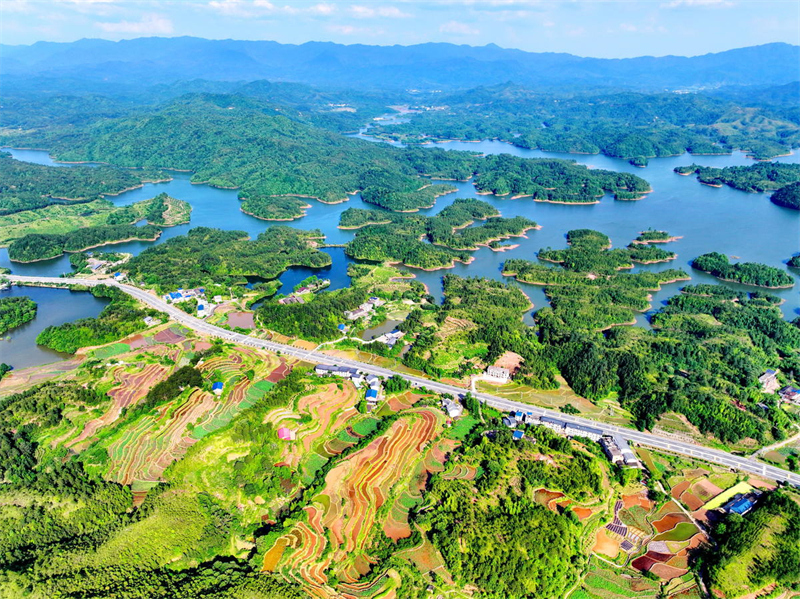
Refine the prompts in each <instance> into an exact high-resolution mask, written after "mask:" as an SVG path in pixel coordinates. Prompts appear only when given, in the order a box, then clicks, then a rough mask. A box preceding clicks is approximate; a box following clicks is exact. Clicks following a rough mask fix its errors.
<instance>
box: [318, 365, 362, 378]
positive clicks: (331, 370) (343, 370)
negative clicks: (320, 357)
mask: <svg viewBox="0 0 800 599" xmlns="http://www.w3.org/2000/svg"><path fill="white" fill-rule="evenodd" d="M314 372H315V373H316V374H317V375H319V376H325V375H332V376H340V377H343V378H346V379H349V378H352V377H354V376H358V370H357V369H355V368H349V367H347V366H329V365H328V364H317V365H316V366H315V367H314Z"/></svg>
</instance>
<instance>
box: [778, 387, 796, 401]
mask: <svg viewBox="0 0 800 599" xmlns="http://www.w3.org/2000/svg"><path fill="white" fill-rule="evenodd" d="M778 394H779V395H780V396H781V399H782V400H783V401H791V402H793V403H800V389H797V388H796V387H792V386H790V385H787V386H786V387H784V388H783V389H781V390H780V391H779V392H778Z"/></svg>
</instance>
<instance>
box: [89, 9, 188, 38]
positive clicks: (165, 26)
mask: <svg viewBox="0 0 800 599" xmlns="http://www.w3.org/2000/svg"><path fill="white" fill-rule="evenodd" d="M95 25H96V26H97V27H99V28H100V29H102V30H103V31H105V32H107V33H136V34H139V35H145V34H147V35H153V34H158V33H172V31H173V27H172V21H170V20H169V19H168V18H167V17H164V16H162V15H156V14H150V15H144V16H143V17H142V19H141V20H140V21H117V22H116V23H95Z"/></svg>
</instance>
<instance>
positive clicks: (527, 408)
mask: <svg viewBox="0 0 800 599" xmlns="http://www.w3.org/2000/svg"><path fill="white" fill-rule="evenodd" d="M6 277H7V278H8V279H9V280H10V281H13V282H17V283H38V284H44V285H54V284H55V285H58V284H62V285H63V284H74V285H87V286H93V285H98V284H103V285H112V286H114V287H118V288H119V289H121V290H123V291H125V292H126V293H128V294H130V295H131V296H133V297H134V298H136V299H137V300H139V301H141V302H143V303H145V304H147V305H149V306H151V307H153V308H155V309H156V310H160V311H161V312H164V313H166V314H168V315H169V317H170V318H172V319H173V320H175V321H176V322H178V323H180V324H182V325H184V326H186V327H188V328H190V329H193V330H194V331H197V332H198V333H202V334H205V335H208V336H211V337H218V338H220V339H224V340H226V341H232V342H235V343H238V344H241V345H249V346H251V347H256V348H261V349H266V350H269V351H272V352H276V353H278V352H280V353H282V354H285V355H290V356H294V357H296V358H299V359H301V360H305V361H307V362H311V363H315V364H330V365H334V364H335V365H341V366H350V367H353V368H358V369H359V370H362V371H364V372H366V373H371V374H375V375H379V376H384V377H388V376H392V375H398V376H401V377H403V378H405V379H406V380H408V381H410V382H411V383H412V384H414V385H417V386H423V387H426V388H428V389H431V390H433V391H437V392H439V393H450V394H453V395H463V394H464V393H465V392H466V390H465V389H462V388H460V387H455V386H453V385H447V384H444V383H439V382H437V381H432V380H429V379H425V378H422V377H417V376H414V375H409V374H406V373H403V372H395V371H393V370H390V369H388V368H382V367H379V366H374V365H372V364H366V363H363V362H359V361H356V360H350V359H345V358H334V357H332V356H328V355H325V354H323V353H319V352H316V351H314V350H304V349H300V348H297V347H292V346H290V345H284V344H282V343H276V342H274V341H267V340H265V339H257V338H255V337H250V336H248V335H242V334H240V333H236V332H233V331H228V330H226V329H223V328H220V327H217V326H214V325H211V324H208V323H207V322H205V321H204V320H201V319H199V318H195V317H194V316H191V315H189V314H186V313H185V312H183V311H182V310H180V309H178V308H176V307H174V306H172V305H170V304H167V303H166V302H165V301H163V300H162V299H161V298H160V297H156V296H155V295H153V294H151V293H148V292H146V291H143V290H142V289H139V288H138V287H134V286H132V285H127V284H125V283H121V282H118V281H114V280H108V279H105V280H92V279H80V278H58V277H29V276H19V275H6ZM474 395H475V396H476V397H478V399H480V400H481V401H483V402H485V403H486V404H487V405H489V406H492V407H494V408H497V409H500V410H503V411H516V410H521V411H523V412H532V413H533V414H536V415H539V416H551V417H553V418H558V419H559V420H562V421H565V422H571V423H574V424H581V425H584V426H591V427H593V428H596V429H600V430H602V431H603V432H604V433H606V434H611V435H618V436H620V437H622V438H624V439H627V440H628V441H629V442H631V443H636V444H639V445H645V446H648V447H652V448H655V449H659V450H663V451H667V452H672V453H676V454H681V455H686V456H690V457H693V458H697V459H701V460H706V461H708V462H712V463H714V464H719V465H721V466H725V467H729V468H733V469H736V470H741V471H742V472H748V473H750V474H755V475H757V476H762V477H765V478H769V479H772V480H777V481H782V482H786V483H789V484H792V485H794V486H798V487H800V474H796V473H793V472H788V471H786V470H783V469H782V468H777V467H775V466H771V465H769V464H764V463H761V462H758V461H757V460H755V459H752V458H748V457H740V456H735V455H732V454H729V453H727V452H724V451H720V450H717V449H711V448H708V447H703V446H702V445H696V444H692V443H685V442H681V441H675V440H672V439H667V438H665V437H661V436H659V435H655V434H653V433H648V432H642V431H637V430H634V429H630V428H625V427H620V426H616V425H613V424H606V423H602V422H597V421H594V420H589V419H587V418H581V417H579V416H574V415H569V414H563V413H561V412H557V411H555V410H548V409H546V408H540V407H537V406H532V405H530V404H526V403H522V402H517V401H512V400H509V399H504V398H502V397H498V396H495V395H491V394H488V393H476V394H474Z"/></svg>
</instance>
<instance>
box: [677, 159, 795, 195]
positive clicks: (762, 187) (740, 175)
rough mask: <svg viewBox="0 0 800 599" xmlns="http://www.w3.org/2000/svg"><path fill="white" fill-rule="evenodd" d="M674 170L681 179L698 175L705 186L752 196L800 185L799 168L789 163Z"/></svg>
mask: <svg viewBox="0 0 800 599" xmlns="http://www.w3.org/2000/svg"><path fill="white" fill-rule="evenodd" d="M674 170H675V172H676V173H678V174H679V175H693V174H697V180H698V181H700V183H703V184H705V185H710V186H712V187H722V186H723V185H728V186H730V187H733V188H734V189H739V190H741V191H749V192H752V193H756V192H763V191H774V190H776V189H780V188H781V187H784V186H786V185H789V184H791V183H797V182H799V181H800V164H791V163H786V162H756V163H755V164H750V165H747V166H726V167H724V168H715V167H711V166H699V165H697V164H692V165H689V166H678V167H675V169H674Z"/></svg>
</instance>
